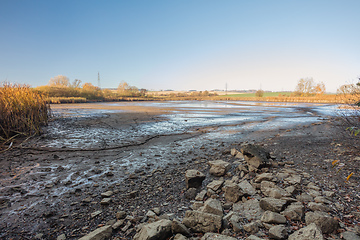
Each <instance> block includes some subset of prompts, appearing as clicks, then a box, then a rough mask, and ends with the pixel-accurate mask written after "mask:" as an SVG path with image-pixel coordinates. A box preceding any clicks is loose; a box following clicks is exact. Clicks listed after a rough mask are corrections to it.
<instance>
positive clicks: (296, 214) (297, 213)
mask: <svg viewBox="0 0 360 240" xmlns="http://www.w3.org/2000/svg"><path fill="white" fill-rule="evenodd" d="M281 215H283V216H286V217H288V218H289V219H291V220H294V221H301V219H302V217H303V216H304V205H303V204H302V203H300V202H295V203H292V204H290V205H289V206H288V207H287V208H286V209H285V210H284V211H283V212H281Z"/></svg>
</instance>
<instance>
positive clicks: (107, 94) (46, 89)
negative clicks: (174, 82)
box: [36, 75, 147, 100]
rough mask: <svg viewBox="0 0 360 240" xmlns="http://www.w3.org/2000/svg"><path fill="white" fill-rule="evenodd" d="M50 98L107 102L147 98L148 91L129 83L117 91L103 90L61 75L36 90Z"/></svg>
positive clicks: (120, 85)
mask: <svg viewBox="0 0 360 240" xmlns="http://www.w3.org/2000/svg"><path fill="white" fill-rule="evenodd" d="M36 89H37V90H38V91H40V92H42V93H43V94H45V95H46V96H48V97H54V98H60V97H65V98H66V97H82V98H86V99H88V100H106V99H116V98H119V97H145V96H146V93H147V91H146V89H138V88H137V87H135V86H130V85H129V84H128V83H127V82H124V81H122V82H120V84H119V86H118V88H117V90H115V91H112V90H110V89H101V88H99V87H97V86H94V85H93V84H92V83H89V82H85V83H82V81H81V80H79V79H75V80H74V81H73V82H71V81H70V79H69V78H68V77H66V76H63V75H59V76H56V77H53V78H51V79H50V81H49V83H48V84H47V85H45V86H40V87H37V88H36Z"/></svg>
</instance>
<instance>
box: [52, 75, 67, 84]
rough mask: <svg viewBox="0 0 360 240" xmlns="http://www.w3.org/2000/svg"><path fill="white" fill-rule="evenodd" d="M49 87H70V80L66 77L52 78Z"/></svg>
mask: <svg viewBox="0 0 360 240" xmlns="http://www.w3.org/2000/svg"><path fill="white" fill-rule="evenodd" d="M48 85H49V86H51V87H70V80H69V78H68V77H66V76H63V75H58V76H56V77H53V78H51V79H50V81H49V84H48Z"/></svg>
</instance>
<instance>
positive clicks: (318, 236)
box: [288, 223, 324, 240]
mask: <svg viewBox="0 0 360 240" xmlns="http://www.w3.org/2000/svg"><path fill="white" fill-rule="evenodd" d="M288 239H289V240H324V237H323V235H322V232H321V230H320V228H319V227H318V226H316V224H315V223H312V224H310V225H309V226H307V227H305V228H302V229H299V230H297V231H296V232H294V233H293V234H291V235H290V236H289V238H288Z"/></svg>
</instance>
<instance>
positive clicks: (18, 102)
mask: <svg viewBox="0 0 360 240" xmlns="http://www.w3.org/2000/svg"><path fill="white" fill-rule="evenodd" d="M49 111H50V108H49V106H48V104H47V103H46V100H45V98H44V97H43V95H42V94H40V93H39V92H37V91H35V90H34V89H31V88H30V87H28V86H26V85H16V84H14V85H12V84H3V85H1V86H0V141H1V142H6V141H8V140H11V139H12V138H14V137H16V136H19V135H20V136H31V135H33V134H38V133H40V126H41V125H45V124H47V122H48V118H49Z"/></svg>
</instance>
